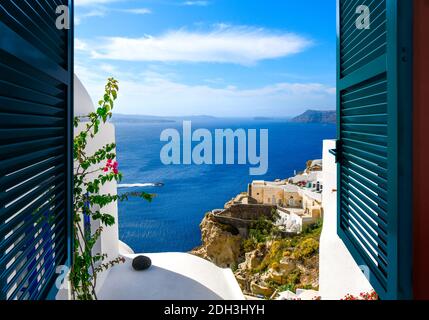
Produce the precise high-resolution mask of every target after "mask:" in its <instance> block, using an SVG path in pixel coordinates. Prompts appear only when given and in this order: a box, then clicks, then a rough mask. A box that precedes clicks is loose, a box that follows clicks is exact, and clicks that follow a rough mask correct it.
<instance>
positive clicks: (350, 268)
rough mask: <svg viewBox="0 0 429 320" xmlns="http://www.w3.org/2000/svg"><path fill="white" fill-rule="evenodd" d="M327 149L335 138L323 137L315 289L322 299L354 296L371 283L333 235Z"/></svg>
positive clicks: (333, 174)
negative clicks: (319, 234)
mask: <svg viewBox="0 0 429 320" xmlns="http://www.w3.org/2000/svg"><path fill="white" fill-rule="evenodd" d="M330 149H335V141H333V140H326V141H324V143H323V182H324V189H323V193H322V197H323V207H324V219H323V231H322V236H321V239H320V262H319V269H320V270H319V291H320V296H321V297H322V299H323V300H339V299H342V298H344V297H345V296H346V295H347V294H352V295H357V296H358V295H359V294H360V293H361V292H370V291H371V290H372V287H371V285H370V284H369V282H368V280H367V279H366V277H365V275H364V273H363V271H362V270H361V269H360V268H359V266H358V265H357V264H356V262H355V261H354V259H353V257H352V256H351V255H350V253H349V251H348V250H347V248H346V247H345V245H344V243H343V241H342V240H341V239H340V238H339V237H338V235H337V191H336V190H337V165H336V163H335V157H334V156H333V155H332V154H330V153H329V150H330Z"/></svg>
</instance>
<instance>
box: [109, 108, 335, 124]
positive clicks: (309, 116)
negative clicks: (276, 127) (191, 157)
mask: <svg viewBox="0 0 429 320" xmlns="http://www.w3.org/2000/svg"><path fill="white" fill-rule="evenodd" d="M336 117H337V116H336V112H335V111H320V110H307V111H306V112H304V113H303V114H301V115H299V116H297V117H295V118H290V117H285V116H280V117H264V116H256V117H253V118H251V119H253V120H254V121H267V122H269V121H284V122H292V123H336ZM219 119H237V120H242V119H248V118H245V117H243V118H232V117H231V118H218V117H214V116H207V115H195V116H168V117H167V116H148V115H128V114H114V115H113V117H112V122H113V123H134V124H137V123H142V124H144V123H175V122H176V123H177V122H182V121H206V122H209V121H216V120H219Z"/></svg>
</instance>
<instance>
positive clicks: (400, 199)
mask: <svg viewBox="0 0 429 320" xmlns="http://www.w3.org/2000/svg"><path fill="white" fill-rule="evenodd" d="M337 7H338V32H337V56H338V63H337V109H338V135H339V137H338V143H337V149H336V151H335V154H336V157H337V161H338V185H339V186H338V233H339V236H340V237H341V238H342V240H343V241H344V243H345V244H346V246H347V248H348V249H349V251H350V252H351V254H352V255H353V257H354V259H355V260H356V262H357V263H358V264H359V265H361V266H363V267H364V268H363V270H369V281H370V282H371V284H372V286H373V287H374V288H375V290H376V292H377V293H378V294H379V296H380V297H381V298H382V299H408V298H411V297H412V293H411V292H412V286H411V284H412V275H411V260H412V256H411V252H412V241H411V224H412V204H411V192H412V190H411V189H412V184H411V153H412V150H411V148H412V147H411V146H412V140H411V139H412V138H411V115H412V100H411V99H412V98H411V97H412V95H411V92H412V84H411V80H412V74H411V72H412V71H411V70H412V61H411V60H412V59H411V57H412V54H411V50H412V49H411V48H412V43H411V41H412V1H408V0H378V1H373V0H338V6H337ZM338 263H341V262H340V261H339V262H338Z"/></svg>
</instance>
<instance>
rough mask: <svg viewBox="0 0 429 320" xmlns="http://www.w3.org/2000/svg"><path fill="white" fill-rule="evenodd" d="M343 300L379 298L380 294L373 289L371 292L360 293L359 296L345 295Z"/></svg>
mask: <svg viewBox="0 0 429 320" xmlns="http://www.w3.org/2000/svg"><path fill="white" fill-rule="evenodd" d="M341 300H369V301H370V300H373V301H375V300H378V295H377V293H376V292H375V291H374V290H372V291H371V292H362V293H361V294H359V296H358V297H357V296H354V295H351V294H348V295H346V296H345V297H344V299H341Z"/></svg>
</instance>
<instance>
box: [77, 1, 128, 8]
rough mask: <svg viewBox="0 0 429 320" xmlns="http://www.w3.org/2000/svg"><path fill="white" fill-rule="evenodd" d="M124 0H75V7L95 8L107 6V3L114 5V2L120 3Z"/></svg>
mask: <svg viewBox="0 0 429 320" xmlns="http://www.w3.org/2000/svg"><path fill="white" fill-rule="evenodd" d="M119 1H123V0H75V1H74V4H75V6H81V7H84V6H94V5H99V4H106V3H112V2H119Z"/></svg>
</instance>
